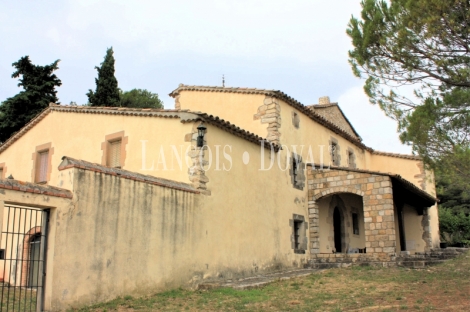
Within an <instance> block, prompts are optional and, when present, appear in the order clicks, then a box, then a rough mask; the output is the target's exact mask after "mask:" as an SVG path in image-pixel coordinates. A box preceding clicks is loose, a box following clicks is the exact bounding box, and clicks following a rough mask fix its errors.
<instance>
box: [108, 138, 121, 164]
mask: <svg viewBox="0 0 470 312" xmlns="http://www.w3.org/2000/svg"><path fill="white" fill-rule="evenodd" d="M106 165H107V166H108V167H113V168H121V140H116V141H112V142H109V149H108V160H107V164H106Z"/></svg>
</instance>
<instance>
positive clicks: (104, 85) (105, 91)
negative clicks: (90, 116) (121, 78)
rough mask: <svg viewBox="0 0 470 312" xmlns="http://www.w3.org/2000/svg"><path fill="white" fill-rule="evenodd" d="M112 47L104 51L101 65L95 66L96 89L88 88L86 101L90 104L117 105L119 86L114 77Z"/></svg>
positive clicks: (118, 102) (118, 103)
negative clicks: (96, 73)
mask: <svg viewBox="0 0 470 312" xmlns="http://www.w3.org/2000/svg"><path fill="white" fill-rule="evenodd" d="M113 54H114V52H113V48H112V47H111V48H109V49H108V50H107V51H106V56H105V57H104V61H103V63H101V67H98V66H96V67H95V68H96V70H97V71H98V78H95V82H96V91H95V92H93V91H92V90H89V91H88V93H87V96H88V102H89V104H90V105H91V106H119V105H120V101H119V88H118V82H117V79H116V77H114V56H113Z"/></svg>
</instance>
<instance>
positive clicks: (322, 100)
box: [318, 96, 330, 105]
mask: <svg viewBox="0 0 470 312" xmlns="http://www.w3.org/2000/svg"><path fill="white" fill-rule="evenodd" d="M318 104H320V105H324V104H330V97H329V96H322V97H321V98H319V99H318Z"/></svg>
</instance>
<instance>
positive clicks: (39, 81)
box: [0, 56, 62, 142]
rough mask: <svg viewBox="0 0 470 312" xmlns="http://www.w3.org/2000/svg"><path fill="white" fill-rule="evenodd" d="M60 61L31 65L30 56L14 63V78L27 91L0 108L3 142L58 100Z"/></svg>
mask: <svg viewBox="0 0 470 312" xmlns="http://www.w3.org/2000/svg"><path fill="white" fill-rule="evenodd" d="M59 61H60V60H56V61H55V62H54V63H52V64H50V65H46V66H39V65H34V64H32V63H31V60H30V59H29V56H24V57H22V58H20V59H19V60H18V61H17V62H15V63H13V64H12V66H13V67H14V68H16V71H15V72H14V73H13V74H12V78H19V81H20V82H19V83H18V86H19V87H23V89H24V90H23V91H21V92H20V93H18V94H17V95H15V96H13V97H11V98H8V99H6V100H5V101H4V102H3V103H2V104H1V105H0V142H5V140H7V139H8V138H9V137H10V136H11V135H12V134H14V133H15V132H17V131H18V130H20V129H21V128H22V127H23V126H24V125H26V124H27V123H28V122H29V121H30V120H31V119H32V118H34V117H35V116H36V115H37V114H38V113H40V112H41V111H42V110H44V109H45V108H46V107H48V105H49V103H50V102H53V103H57V102H58V101H59V99H58V98H57V96H56V94H57V91H56V90H55V87H58V86H60V85H61V84H62V82H61V81H60V79H59V78H57V76H56V75H55V74H53V72H54V71H55V70H56V69H58V68H59V67H58V66H57V65H58V63H59Z"/></svg>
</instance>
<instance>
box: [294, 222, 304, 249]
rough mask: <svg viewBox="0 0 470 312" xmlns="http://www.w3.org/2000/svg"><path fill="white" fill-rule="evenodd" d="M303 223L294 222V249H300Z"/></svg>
mask: <svg viewBox="0 0 470 312" xmlns="http://www.w3.org/2000/svg"><path fill="white" fill-rule="evenodd" d="M301 227H302V221H299V220H294V249H300V233H301V232H300V229H301Z"/></svg>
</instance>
